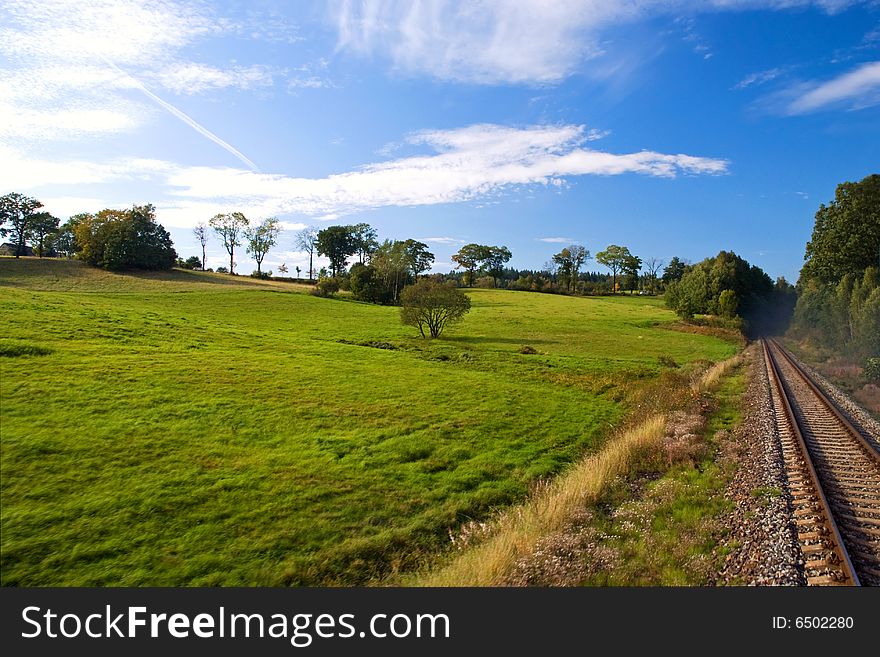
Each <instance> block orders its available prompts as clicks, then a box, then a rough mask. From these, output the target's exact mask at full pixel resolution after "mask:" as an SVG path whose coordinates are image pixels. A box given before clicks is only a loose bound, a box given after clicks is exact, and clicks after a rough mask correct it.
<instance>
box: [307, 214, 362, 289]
mask: <svg viewBox="0 0 880 657" xmlns="http://www.w3.org/2000/svg"><path fill="white" fill-rule="evenodd" d="M353 230H354V226H328V227H327V228H325V229H324V230H322V231H319V232H318V239H317V241H316V243H315V246H316V248H317V249H318V254H319V255H324V256H327V257H328V258H329V259H330V271H331V272H332V273H331V276H334V277H335V276H336V275H337V274H342V273H345V267H346V265H348V257H349V256H351V255H354V254H355V253H356V252H357V249H358V246H357V241H356V239H355V235H354V232H353Z"/></svg>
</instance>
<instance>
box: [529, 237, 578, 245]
mask: <svg viewBox="0 0 880 657" xmlns="http://www.w3.org/2000/svg"><path fill="white" fill-rule="evenodd" d="M535 239H536V240H537V241H539V242H547V243H548V244H572V243H573V242H574V241H575V240H573V239H571V238H570V237H537V238H535Z"/></svg>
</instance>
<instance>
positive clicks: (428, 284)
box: [400, 278, 471, 338]
mask: <svg viewBox="0 0 880 657" xmlns="http://www.w3.org/2000/svg"><path fill="white" fill-rule="evenodd" d="M470 309H471V299H470V297H469V296H467V295H466V294H465V293H464V292H462V291H461V290H459V289H458V288H457V287H455V286H454V285H450V284H448V283H438V282H437V281H432V280H430V279H428V278H422V279H420V280H418V281H416V283H415V284H414V285H409V286H407V287H405V288H404V289H403V292H402V293H401V295H400V321H401V322H403V323H404V324H406V325H407V326H415V327H417V328H418V329H419V333H420V334H421V336H422V337H423V338H426V337H428V336H430V337H432V338H438V337H440V334H441V333H443V329H445V328H446V327H447V326H448V325H449V324H453V323H455V322H458V321H460V320H461V319H462V318H463V317H464V315H465V313H468V312H470ZM426 330H427V331H428V335H425V331H426Z"/></svg>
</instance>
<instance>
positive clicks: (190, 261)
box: [181, 256, 202, 270]
mask: <svg viewBox="0 0 880 657" xmlns="http://www.w3.org/2000/svg"><path fill="white" fill-rule="evenodd" d="M201 268H202V261H201V260H199V256H190V257H189V258H187V259H186V260H184V261H183V264H182V265H181V269H193V270H195V269H201Z"/></svg>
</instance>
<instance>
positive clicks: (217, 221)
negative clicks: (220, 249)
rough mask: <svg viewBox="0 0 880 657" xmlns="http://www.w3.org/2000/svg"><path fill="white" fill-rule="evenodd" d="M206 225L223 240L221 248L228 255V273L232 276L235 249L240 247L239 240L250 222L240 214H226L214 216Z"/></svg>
mask: <svg viewBox="0 0 880 657" xmlns="http://www.w3.org/2000/svg"><path fill="white" fill-rule="evenodd" d="M208 223H209V224H210V226H211V228H213V229H214V231H215V232H216V233H217V234H218V235H219V236H220V237H221V238H222V239H223V246H224V248H225V249H226V252H227V253H228V254H229V273H230V274H232V273H233V272H234V271H235V247H237V246H241V238H242V236H243V235H244V232H245V231H246V230H247V228H248V226H249V225H250V222H249V221H248V219H247V217H245V216H244V215H243V214H242V213H241V212H227V213H226V214H216V215H214V216H213V217H211V219H210V221H208ZM217 271H220V270H219V269H218V270H217Z"/></svg>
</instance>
